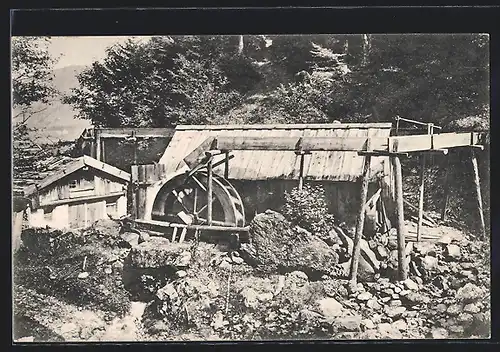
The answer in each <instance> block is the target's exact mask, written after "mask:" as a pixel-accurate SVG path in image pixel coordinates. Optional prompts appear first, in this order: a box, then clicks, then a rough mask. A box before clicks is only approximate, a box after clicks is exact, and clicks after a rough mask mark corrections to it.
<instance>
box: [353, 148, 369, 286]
mask: <svg viewBox="0 0 500 352" xmlns="http://www.w3.org/2000/svg"><path fill="white" fill-rule="evenodd" d="M369 143H370V139H368V141H367V150H368V151H369V150H370V146H369ZM371 158H372V157H371V156H370V155H366V156H365V162H364V165H363V174H362V175H361V197H360V198H361V199H360V204H359V209H358V216H357V222H356V233H355V234H354V246H353V247H354V248H353V253H352V259H351V268H350V275H349V279H350V282H349V289H350V290H351V292H355V291H356V286H357V279H358V266H359V257H360V255H361V238H362V236H363V227H364V224H365V204H366V198H367V196H368V181H369V173H370V165H371Z"/></svg>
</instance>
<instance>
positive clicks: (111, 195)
mask: <svg viewBox="0 0 500 352" xmlns="http://www.w3.org/2000/svg"><path fill="white" fill-rule="evenodd" d="M123 195H125V192H114V193H109V194H104V195H98V196H86V197H78V198H68V199H61V200H56V201H53V202H48V203H43V204H40V205H39V208H45V207H54V206H57V205H63V204H73V203H81V202H88V201H94V200H101V199H107V198H115V197H121V196H123Z"/></svg>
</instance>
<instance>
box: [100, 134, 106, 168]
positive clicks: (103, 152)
mask: <svg viewBox="0 0 500 352" xmlns="http://www.w3.org/2000/svg"><path fill="white" fill-rule="evenodd" d="M105 146H106V143H105V139H103V138H101V159H99V160H101V161H102V162H103V163H105V162H106V148H105Z"/></svg>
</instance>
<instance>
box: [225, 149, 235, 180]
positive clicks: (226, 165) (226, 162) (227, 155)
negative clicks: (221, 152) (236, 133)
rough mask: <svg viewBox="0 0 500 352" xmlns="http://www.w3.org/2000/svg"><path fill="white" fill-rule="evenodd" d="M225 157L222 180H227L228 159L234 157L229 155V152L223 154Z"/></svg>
mask: <svg viewBox="0 0 500 352" xmlns="http://www.w3.org/2000/svg"><path fill="white" fill-rule="evenodd" d="M225 154H226V157H225V158H224V178H225V179H226V180H227V179H228V178H229V159H230V158H229V157H230V156H231V157H234V155H229V152H225Z"/></svg>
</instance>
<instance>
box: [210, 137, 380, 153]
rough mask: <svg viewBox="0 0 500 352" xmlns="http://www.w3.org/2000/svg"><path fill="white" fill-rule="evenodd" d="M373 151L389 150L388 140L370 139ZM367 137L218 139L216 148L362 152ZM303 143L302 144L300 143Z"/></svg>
mask: <svg viewBox="0 0 500 352" xmlns="http://www.w3.org/2000/svg"><path fill="white" fill-rule="evenodd" d="M370 140H371V142H370V143H371V145H372V146H373V149H387V145H388V142H387V141H388V139H387V138H382V137H376V138H370ZM366 141H367V138H366V137H350V138H332V137H261V138H259V137H253V138H244V137H227V136H223V137H217V139H216V143H215V144H214V146H215V147H216V148H217V149H221V150H276V151H278V150H283V151H287V150H288V151H329V150H330V151H333V150H336V151H362V150H365V149H366ZM300 142H301V143H300Z"/></svg>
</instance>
